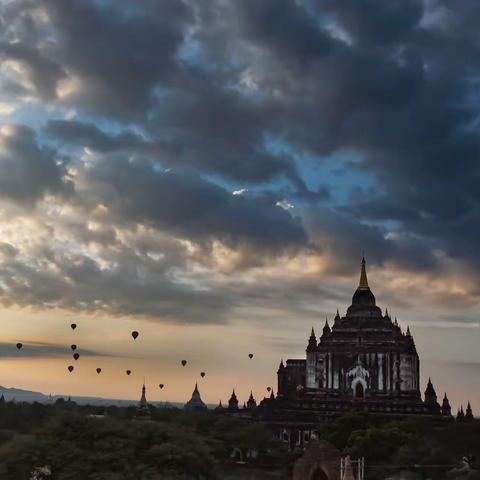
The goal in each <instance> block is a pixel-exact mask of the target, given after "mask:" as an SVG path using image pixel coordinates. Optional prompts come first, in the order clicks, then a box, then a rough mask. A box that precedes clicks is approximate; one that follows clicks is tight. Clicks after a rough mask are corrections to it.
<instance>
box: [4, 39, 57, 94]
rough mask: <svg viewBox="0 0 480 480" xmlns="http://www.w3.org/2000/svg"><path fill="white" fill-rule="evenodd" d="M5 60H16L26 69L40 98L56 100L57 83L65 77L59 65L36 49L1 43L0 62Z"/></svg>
mask: <svg viewBox="0 0 480 480" xmlns="http://www.w3.org/2000/svg"><path fill="white" fill-rule="evenodd" d="M5 59H9V60H15V61H17V62H20V63H21V64H22V65H24V66H25V67H26V69H27V75H28V77H29V80H30V81H31V82H32V84H33V85H34V86H35V90H36V94H37V95H38V96H39V97H40V98H42V99H44V100H51V99H53V98H55V96H56V91H55V89H56V85H57V82H58V81H59V80H61V79H62V78H64V77H65V74H64V73H63V72H62V70H61V68H60V67H59V66H58V65H56V64H55V63H54V62H52V61H51V60H49V59H48V58H46V57H45V56H43V55H42V54H41V53H40V52H39V51H38V50H37V49H35V48H31V47H28V46H24V45H22V44H18V43H7V42H0V60H5Z"/></svg>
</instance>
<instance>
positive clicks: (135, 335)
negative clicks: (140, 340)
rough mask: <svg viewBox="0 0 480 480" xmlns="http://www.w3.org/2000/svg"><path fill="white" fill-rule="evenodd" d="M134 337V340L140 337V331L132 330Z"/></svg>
mask: <svg viewBox="0 0 480 480" xmlns="http://www.w3.org/2000/svg"><path fill="white" fill-rule="evenodd" d="M132 337H133V339H134V340H136V339H137V337H138V332H136V331H133V332H132Z"/></svg>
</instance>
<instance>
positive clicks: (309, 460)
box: [293, 440, 340, 480]
mask: <svg viewBox="0 0 480 480" xmlns="http://www.w3.org/2000/svg"><path fill="white" fill-rule="evenodd" d="M339 476H340V452H339V451H338V450H337V449H336V448H335V447H334V446H333V445H331V444H330V443H327V442H325V441H323V440H320V441H319V442H315V443H311V444H310V445H309V446H308V447H307V449H306V450H305V453H304V454H303V456H302V457H301V458H299V459H298V460H297V461H296V462H295V465H294V467H293V480H337V479H338V478H339Z"/></svg>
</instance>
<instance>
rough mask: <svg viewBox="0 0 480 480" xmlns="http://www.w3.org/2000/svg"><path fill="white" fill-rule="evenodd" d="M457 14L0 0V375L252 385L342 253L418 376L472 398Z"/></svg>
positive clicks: (477, 253) (470, 17) (438, 0)
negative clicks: (408, 336)
mask: <svg viewBox="0 0 480 480" xmlns="http://www.w3.org/2000/svg"><path fill="white" fill-rule="evenodd" d="M479 22H480V4H479V2H478V0H463V1H462V2H448V1H447V0H390V1H388V2H385V1H383V0H365V1H362V2H360V1H358V0H342V1H338V0H261V1H259V0H242V1H235V0H161V1H158V0H142V1H141V2H138V1H129V0H110V1H109V0H69V1H68V2H66V1H64V0H35V1H34V0H0V325H1V328H0V384H2V385H4V386H15V387H18V388H26V389H32V390H39V391H42V392H45V393H55V394H70V395H94V396H105V397H115V398H132V399H134V398H137V397H139V394H140V387H141V383H142V382H143V379H144V378H145V379H146V382H147V388H148V391H147V393H148V397H149V399H150V400H170V401H186V400H187V399H188V398H189V396H190V394H191V392H192V390H193V386H194V384H195V382H197V381H198V382H199V388H200V391H201V394H202V397H203V398H204V400H206V401H208V402H212V403H213V402H215V403H216V402H218V400H219V399H222V400H223V401H225V400H226V399H228V396H229V395H230V393H231V391H232V389H233V388H234V387H235V388H236V391H237V394H238V396H239V399H240V400H241V401H243V400H246V399H247V397H248V395H249V394H250V390H253V393H254V395H255V396H256V398H257V400H259V399H261V398H263V396H264V395H266V394H267V391H266V388H267V387H268V386H271V387H273V388H274V390H275V389H276V370H277V367H278V364H279V362H280V359H281V358H284V359H286V358H304V355H305V347H306V344H307V340H308V336H309V334H310V329H311V327H312V326H314V328H315V329H316V330H317V332H319V331H320V330H321V328H322V327H323V324H324V322H325V318H326V317H328V318H330V319H332V318H333V316H334V314H335V312H336V310H337V308H338V309H339V310H340V313H343V314H344V313H345V311H346V309H347V307H348V306H349V305H350V303H351V296H352V294H353V292H354V290H355V288H356V285H357V283H358V275H359V268H360V261H361V258H362V254H365V256H366V259H367V265H368V274H369V281H370V286H371V288H372V290H373V292H374V293H375V295H376V297H377V304H378V305H379V306H380V307H381V308H382V309H385V308H388V310H389V312H390V314H391V315H392V316H397V318H398V321H399V323H400V325H402V326H403V328H406V327H407V325H409V326H410V329H411V331H412V334H413V336H414V338H415V342H416V345H417V350H418V352H419V355H420V359H421V384H422V391H423V390H424V388H425V386H426V382H427V380H428V376H431V377H432V381H433V383H434V385H435V387H436V389H437V393H438V395H439V396H443V392H444V391H447V392H448V395H449V398H450V400H451V403H452V404H453V406H454V407H458V406H459V405H460V404H461V403H463V404H465V403H466V402H467V401H468V400H470V401H471V402H472V406H473V408H474V410H475V407H476V405H478V407H477V409H480V382H478V378H479V371H480V349H479V348H478V345H479V344H480V320H479V312H480V308H479V301H480V289H479V286H478V285H479V280H480V246H479V242H478V239H479V234H480V208H479V207H480V203H479V200H480V190H479V188H478V185H479V181H480V163H479V153H480V135H479V113H480V108H479V107H480V88H479V87H480V60H479V59H480V31H479V30H478V24H479ZM73 322H74V323H76V324H77V325H78V327H77V329H76V330H74V331H73V330H72V329H71V328H70V324H71V323H73ZM133 330H137V331H139V333H140V335H139V338H138V339H137V340H133V339H132V338H131V335H130V333H131V331H133ZM17 342H22V343H23V344H24V347H23V348H22V350H20V351H18V350H17V349H16V348H15V344H16V343H17ZM72 343H75V344H77V345H78V352H79V353H80V355H81V357H80V359H79V360H78V361H77V362H75V361H74V360H73V359H72V358H71V352H70V350H69V346H70V344H72ZM249 353H254V357H253V358H252V359H249V358H248V354H249ZM182 359H186V360H187V361H188V363H187V365H186V366H185V367H182V366H181V364H180V362H181V360H182ZM69 364H75V370H74V372H73V373H71V374H70V373H68V371H67V366H68V365H69ZM97 367H100V368H102V373H101V374H100V375H97V374H96V373H95V368H97ZM126 369H131V370H132V371H133V373H132V375H130V376H127V375H126V374H125V370H126ZM202 371H205V372H206V376H205V378H201V377H200V372H202ZM159 383H164V384H165V388H164V389H163V390H160V389H159V388H158V384H159Z"/></svg>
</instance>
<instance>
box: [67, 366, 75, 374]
mask: <svg viewBox="0 0 480 480" xmlns="http://www.w3.org/2000/svg"><path fill="white" fill-rule="evenodd" d="M73 369H74V367H73V365H69V366H68V371H69V372H70V373H72V372H73Z"/></svg>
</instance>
